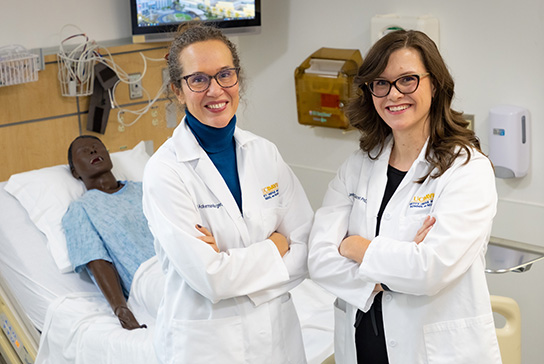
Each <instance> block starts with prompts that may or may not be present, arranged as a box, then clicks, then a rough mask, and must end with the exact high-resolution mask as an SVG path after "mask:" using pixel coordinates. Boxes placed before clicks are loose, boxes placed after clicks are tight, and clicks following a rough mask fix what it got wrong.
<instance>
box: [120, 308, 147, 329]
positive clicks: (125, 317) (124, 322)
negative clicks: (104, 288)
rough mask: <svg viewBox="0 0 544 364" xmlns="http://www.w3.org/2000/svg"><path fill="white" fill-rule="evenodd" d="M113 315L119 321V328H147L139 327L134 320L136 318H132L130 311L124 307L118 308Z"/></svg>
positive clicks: (144, 326) (145, 326) (144, 327)
mask: <svg viewBox="0 0 544 364" xmlns="http://www.w3.org/2000/svg"><path fill="white" fill-rule="evenodd" d="M113 313H115V316H117V318H118V319H119V322H120V323H121V326H123V328H125V329H127V330H134V329H146V328H147V325H145V324H144V325H140V324H139V323H138V320H136V317H134V315H133V314H132V311H130V309H129V308H128V307H126V306H118V307H117V308H116V309H115V310H114V311H113Z"/></svg>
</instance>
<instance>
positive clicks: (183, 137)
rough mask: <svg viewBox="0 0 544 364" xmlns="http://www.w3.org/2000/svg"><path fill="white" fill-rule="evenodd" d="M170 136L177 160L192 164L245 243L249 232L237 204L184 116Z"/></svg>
mask: <svg viewBox="0 0 544 364" xmlns="http://www.w3.org/2000/svg"><path fill="white" fill-rule="evenodd" d="M172 138H176V139H178V141H177V143H175V145H176V154H177V156H178V161H179V162H180V163H189V164H191V165H194V170H195V173H196V174H197V175H198V176H199V177H200V179H201V181H202V183H204V185H205V186H206V187H207V188H208V189H209V190H210V192H211V193H212V194H213V195H214V196H215V197H216V198H217V199H218V200H219V201H220V202H221V203H222V204H223V206H224V208H225V211H226V212H227V214H228V215H229V216H230V218H231V219H232V221H233V223H234V224H235V225H236V227H237V228H238V230H239V231H240V235H241V237H242V244H244V245H247V244H248V243H247V242H248V241H249V233H248V230H247V227H246V225H245V222H244V219H243V217H242V214H241V212H240V209H239V208H238V204H237V203H236V200H235V199H234V197H233V196H232V193H231V192H230V190H229V187H228V186H227V183H226V182H225V180H224V179H223V176H221V174H220V173H219V171H218V170H217V168H216V167H215V165H214V164H213V162H212V160H211V159H210V157H208V155H207V154H206V152H205V151H204V149H202V148H201V147H200V145H199V144H198V141H197V140H196V138H195V136H194V135H193V133H192V132H191V130H189V127H188V126H187V124H186V122H185V118H184V119H183V120H182V122H181V124H180V125H179V126H178V127H177V128H176V130H175V131H174V134H173V135H172Z"/></svg>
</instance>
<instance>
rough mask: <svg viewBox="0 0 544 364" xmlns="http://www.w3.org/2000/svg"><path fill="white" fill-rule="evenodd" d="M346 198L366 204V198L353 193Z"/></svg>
mask: <svg viewBox="0 0 544 364" xmlns="http://www.w3.org/2000/svg"><path fill="white" fill-rule="evenodd" d="M348 197H350V198H353V199H355V200H359V201H363V202H364V203H366V198H364V197H361V196H358V195H356V194H355V193H350V194H349V196H348Z"/></svg>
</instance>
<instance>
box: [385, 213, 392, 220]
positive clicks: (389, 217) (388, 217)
mask: <svg viewBox="0 0 544 364" xmlns="http://www.w3.org/2000/svg"><path fill="white" fill-rule="evenodd" d="M383 218H384V219H386V220H389V219H391V214H390V213H389V212H386V213H385V214H383Z"/></svg>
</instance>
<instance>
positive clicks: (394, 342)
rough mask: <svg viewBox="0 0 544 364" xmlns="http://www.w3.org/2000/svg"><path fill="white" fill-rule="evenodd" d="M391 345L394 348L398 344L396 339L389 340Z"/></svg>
mask: <svg viewBox="0 0 544 364" xmlns="http://www.w3.org/2000/svg"><path fill="white" fill-rule="evenodd" d="M389 345H390V346H391V347H392V348H394V347H395V346H397V342H396V341H395V340H391V341H390V342H389Z"/></svg>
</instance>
